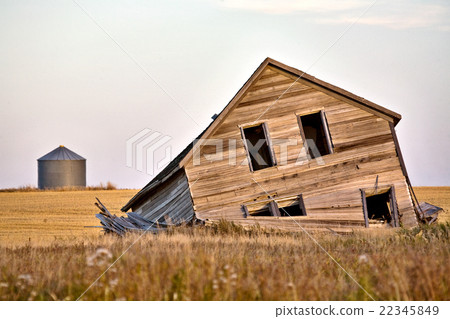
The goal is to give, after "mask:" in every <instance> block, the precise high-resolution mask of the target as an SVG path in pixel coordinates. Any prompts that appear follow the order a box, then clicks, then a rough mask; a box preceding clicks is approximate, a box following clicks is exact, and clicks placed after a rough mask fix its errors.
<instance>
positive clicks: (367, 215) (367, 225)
mask: <svg viewBox="0 0 450 319" xmlns="http://www.w3.org/2000/svg"><path fill="white" fill-rule="evenodd" d="M360 191H361V199H362V204H363V214H364V222H365V224H366V228H368V227H369V212H368V211H367V201H366V192H365V191H364V190H363V189H360Z"/></svg>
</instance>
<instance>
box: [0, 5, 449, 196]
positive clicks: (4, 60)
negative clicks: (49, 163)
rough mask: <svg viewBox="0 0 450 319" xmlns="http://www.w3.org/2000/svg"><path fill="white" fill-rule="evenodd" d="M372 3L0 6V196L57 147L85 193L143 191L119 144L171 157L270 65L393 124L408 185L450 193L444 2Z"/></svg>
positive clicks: (32, 181)
mask: <svg viewBox="0 0 450 319" xmlns="http://www.w3.org/2000/svg"><path fill="white" fill-rule="evenodd" d="M77 3H78V4H80V5H81V6H82V7H83V8H84V9H85V10H86V12H87V13H86V12H84V11H83V10H82V9H81V8H80V7H79V6H78V5H77ZM373 3H374V1H373V0H372V1H365V0H361V1H359V0H348V1H347V0H343V1H332V0H315V1H312V0H311V1H302V0H298V1H288V0H278V1H277V0H265V1H257V0H223V1H215V0H169V1H168V0H165V1H143V0H142V1H137V0H131V1H92V0H76V2H75V1H71V0H53V1H45V0H44V1H26V0H23V1H18V0H11V1H5V0H0V119H1V126H0V150H1V151H0V188H5V187H18V186H22V185H36V184H37V162H36V159H37V158H39V157H41V156H42V155H44V154H46V153H48V152H50V151H51V150H53V149H54V148H56V147H57V146H59V145H60V144H63V145H66V146H67V147H68V148H69V149H71V150H73V151H74V152H76V153H78V154H80V155H81V156H83V157H85V158H87V182H88V184H89V185H95V184H98V183H100V182H107V181H112V182H113V183H115V184H117V185H118V186H119V187H123V188H140V187H142V186H144V185H145V184H146V183H147V182H148V181H149V180H150V179H151V176H149V175H147V174H146V173H145V172H139V171H137V170H136V169H135V168H130V167H127V166H126V141H127V139H129V138H130V137H132V136H133V135H134V134H136V133H138V132H140V131H141V130H143V129H145V128H148V129H150V130H154V131H158V132H161V133H163V134H165V135H169V136H171V137H172V139H171V140H170V142H169V144H170V146H171V147H172V156H175V155H177V153H178V152H179V151H181V150H182V149H183V148H184V147H185V146H186V145H187V144H188V143H189V142H190V141H191V140H192V139H193V138H195V137H196V136H197V135H198V134H199V133H200V132H201V131H202V130H203V129H204V128H205V127H206V126H207V125H208V124H209V123H210V121H211V116H212V115H213V114H214V113H219V112H220V111H221V110H222V109H223V107H225V105H226V104H227V103H228V101H229V100H230V99H231V98H232V97H233V96H234V94H235V93H236V92H237V91H238V90H239V88H240V87H241V86H242V85H243V84H244V83H245V81H246V80H247V79H248V78H249V77H250V76H251V74H252V73H253V71H254V70H255V69H256V68H257V67H258V66H259V64H260V63H261V62H262V61H263V60H264V59H265V58H266V57H271V58H274V59H276V60H278V61H280V62H282V63H285V64H287V65H290V66H293V67H295V68H298V69H300V70H303V71H307V72H308V73H309V74H311V75H314V76H316V77H317V78H319V79H321V80H324V81H327V82H329V83H331V84H334V85H337V86H339V87H341V88H343V89H346V90H348V91H350V92H352V93H355V94H357V95H360V96H362V97H364V98H366V99H368V100H371V101H373V102H375V103H378V104H380V105H382V106H384V107H387V108H389V109H391V110H393V111H395V112H398V113H400V114H401V115H402V116H403V119H402V121H401V122H400V123H399V124H398V125H397V133H398V137H399V141H400V145H401V147H402V151H403V153H404V157H405V162H406V166H407V169H408V171H409V175H410V177H411V180H412V183H413V185H450V169H449V164H448V163H449V160H448V156H449V154H450V151H449V140H450V139H449V135H450V134H449V131H450V130H449V122H450V121H449V120H450V119H449V114H450V89H449V82H450V81H449V80H450V2H449V1H433V0H428V1H414V0H409V1H407V0H399V1H395V2H393V1H382V0H378V1H375V3H374V4H373ZM372 4H373V6H371V5H372ZM368 8H369V9H368ZM367 9H368V10H367ZM366 10H367V12H365V11H366ZM363 12H365V14H364V15H363V16H361V14H362V13H363ZM89 16H90V17H92V19H94V21H95V22H94V21H93V20H92V19H91V18H90V17H89ZM358 17H360V18H359V20H358V22H356V23H355V24H354V25H353V26H352V27H351V28H349V29H348V30H347V32H345V33H344V34H343V32H344V31H345V30H346V29H347V28H348V27H349V26H350V25H351V24H352V23H353V22H354V21H355V20H357V19H358ZM102 29H103V30H102ZM108 34H109V35H110V36H111V37H112V38H113V39H114V40H115V41H116V42H117V43H118V44H120V45H121V46H122V48H123V49H124V50H125V51H126V53H124V52H123V51H122V50H121V49H120V48H119V47H118V45H117V43H115V42H114V41H113V40H112V39H111V38H110V37H109V36H108ZM342 34H343V35H342ZM341 35H342V37H340V36H341ZM339 37H340V38H339ZM338 38H339V40H338ZM336 40H337V42H336V43H335V45H333V46H332V44H333V43H334V42H335V41H336ZM133 59H134V60H133ZM135 61H136V62H137V64H139V65H140V66H142V68H143V69H144V70H145V72H147V73H148V75H150V77H151V78H153V79H154V80H155V81H156V82H157V83H158V84H159V86H158V85H157V84H155V82H153V81H152V80H151V79H150V78H149V77H148V76H147V75H146V74H145V72H144V71H143V70H142V69H141V68H140V67H139V66H138V65H137V64H136V63H135ZM161 87H162V88H163V89H164V90H162V89H161ZM171 97H173V99H174V100H176V101H177V103H178V105H177V103H175V102H174V101H173V99H172V98H171ZM192 118H193V119H194V120H192ZM194 121H195V122H194Z"/></svg>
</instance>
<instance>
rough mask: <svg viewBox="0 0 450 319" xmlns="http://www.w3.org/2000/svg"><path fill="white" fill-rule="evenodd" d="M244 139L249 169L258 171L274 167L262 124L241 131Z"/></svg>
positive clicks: (274, 162)
mask: <svg viewBox="0 0 450 319" xmlns="http://www.w3.org/2000/svg"><path fill="white" fill-rule="evenodd" d="M241 133H242V137H243V138H244V142H245V146H246V150H247V157H248V159H249V165H250V169H251V170H252V171H258V170H261V169H264V168H267V167H272V166H275V165H276V161H275V156H274V154H273V150H272V147H271V145H270V140H269V138H268V133H267V127H266V125H265V123H264V124H260V125H257V126H250V127H247V128H243V129H241Z"/></svg>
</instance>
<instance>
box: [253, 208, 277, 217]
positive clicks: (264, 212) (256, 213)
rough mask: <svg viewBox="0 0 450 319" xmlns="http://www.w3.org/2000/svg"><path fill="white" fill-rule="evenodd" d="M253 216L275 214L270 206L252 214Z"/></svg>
mask: <svg viewBox="0 0 450 319" xmlns="http://www.w3.org/2000/svg"><path fill="white" fill-rule="evenodd" d="M251 215H252V216H273V215H272V213H271V211H270V209H269V207H266V208H264V209H260V210H257V211H255V212H253V213H252V214H251Z"/></svg>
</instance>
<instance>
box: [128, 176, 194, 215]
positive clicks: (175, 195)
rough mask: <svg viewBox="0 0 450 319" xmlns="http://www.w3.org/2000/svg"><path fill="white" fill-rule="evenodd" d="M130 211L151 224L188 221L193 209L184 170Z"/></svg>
mask: <svg viewBox="0 0 450 319" xmlns="http://www.w3.org/2000/svg"><path fill="white" fill-rule="evenodd" d="M132 210H133V212H135V213H137V214H139V215H140V216H141V217H143V218H145V219H147V220H149V221H151V222H159V223H164V224H179V223H182V222H186V221H190V220H191V219H192V218H193V217H194V209H193V205H192V199H191V194H190V192H189V185H188V181H187V178H186V174H185V172H184V170H183V169H180V170H178V172H176V173H175V174H174V175H172V176H171V177H169V178H168V179H167V180H166V181H164V182H163V183H162V184H160V185H159V186H158V187H157V188H155V190H154V192H153V193H152V195H150V196H148V197H146V200H145V201H143V202H140V203H137V204H136V205H134V206H133V207H132Z"/></svg>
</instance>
